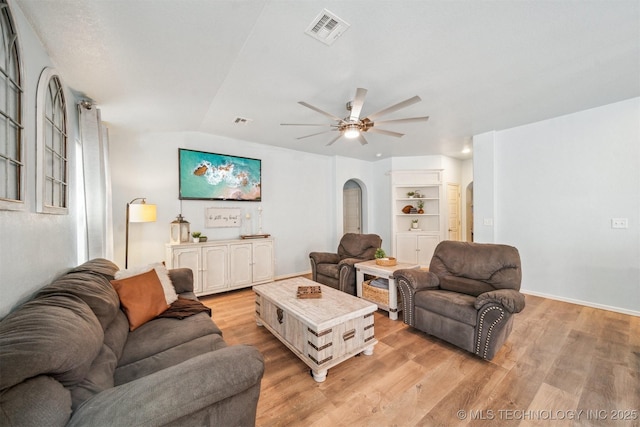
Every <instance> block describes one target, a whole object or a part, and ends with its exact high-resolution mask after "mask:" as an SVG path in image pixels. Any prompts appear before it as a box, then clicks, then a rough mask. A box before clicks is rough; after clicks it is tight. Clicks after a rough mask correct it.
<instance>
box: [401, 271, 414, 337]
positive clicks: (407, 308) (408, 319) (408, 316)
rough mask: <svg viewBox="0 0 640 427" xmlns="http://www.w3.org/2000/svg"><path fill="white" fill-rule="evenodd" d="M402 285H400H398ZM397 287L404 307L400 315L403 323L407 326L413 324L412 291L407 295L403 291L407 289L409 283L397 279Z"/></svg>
mask: <svg viewBox="0 0 640 427" xmlns="http://www.w3.org/2000/svg"><path fill="white" fill-rule="evenodd" d="M401 284H402V285H404V286H400V285H401ZM398 289H400V293H401V294H402V307H403V309H404V315H403V316H402V318H403V320H404V323H406V324H407V325H409V326H415V325H414V320H413V306H414V305H413V297H414V293H413V292H409V295H407V294H406V293H405V290H407V289H409V285H408V284H407V281H406V280H404V279H400V280H398Z"/></svg>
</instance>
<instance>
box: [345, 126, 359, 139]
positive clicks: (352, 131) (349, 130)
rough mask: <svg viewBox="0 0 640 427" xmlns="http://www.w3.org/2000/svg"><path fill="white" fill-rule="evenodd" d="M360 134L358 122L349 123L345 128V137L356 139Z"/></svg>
mask: <svg viewBox="0 0 640 427" xmlns="http://www.w3.org/2000/svg"><path fill="white" fill-rule="evenodd" d="M359 136H360V128H358V125H356V124H351V125H347V127H346V128H345V130H344V137H345V138H347V139H356V138H357V137H359Z"/></svg>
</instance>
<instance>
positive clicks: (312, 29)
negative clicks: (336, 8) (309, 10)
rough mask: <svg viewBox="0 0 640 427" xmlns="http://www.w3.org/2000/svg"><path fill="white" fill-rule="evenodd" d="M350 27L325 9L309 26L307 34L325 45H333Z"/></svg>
mask: <svg viewBox="0 0 640 427" xmlns="http://www.w3.org/2000/svg"><path fill="white" fill-rule="evenodd" d="M350 26H351V25H349V24H348V23H347V22H346V21H345V20H344V19H341V18H338V17H337V16H336V15H334V14H333V13H331V12H329V11H328V10H327V9H323V10H322V12H320V14H319V15H318V16H316V19H314V20H313V21H312V22H311V24H309V26H308V27H307V30H306V31H305V33H306V34H309V35H310V36H311V37H313V38H314V39H316V40H320V41H321V42H322V43H324V44H327V45H332V44H333V42H334V41H336V40H337V39H338V37H340V36H341V35H342V33H344V32H345V31H347V29H349V27H350Z"/></svg>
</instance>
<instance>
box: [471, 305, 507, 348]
mask: <svg viewBox="0 0 640 427" xmlns="http://www.w3.org/2000/svg"><path fill="white" fill-rule="evenodd" d="M490 310H500V317H498V318H497V319H496V320H495V321H494V322H493V323H492V324H491V326H489V332H487V340H486V341H485V345H484V353H483V355H482V358H483V359H486V358H487V352H488V351H489V344H490V343H491V332H493V327H494V326H496V325H497V324H498V323H500V322H501V321H502V319H503V318H504V310H503V309H502V308H500V307H496V306H492V307H489V308H488V309H486V310H483V311H482V314H481V315H480V325H478V344H477V345H476V354H477V355H478V356H479V355H480V340H481V339H482V325H484V317H485V316H486V314H487V313H488V312H489V311H490Z"/></svg>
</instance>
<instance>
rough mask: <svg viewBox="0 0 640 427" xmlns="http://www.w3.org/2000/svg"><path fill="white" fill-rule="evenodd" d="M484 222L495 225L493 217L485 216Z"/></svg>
mask: <svg viewBox="0 0 640 427" xmlns="http://www.w3.org/2000/svg"><path fill="white" fill-rule="evenodd" d="M483 224H484V225H493V218H485V219H484V222H483Z"/></svg>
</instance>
